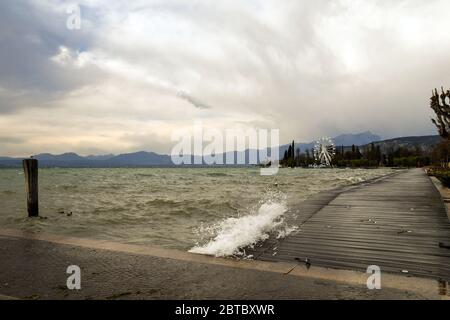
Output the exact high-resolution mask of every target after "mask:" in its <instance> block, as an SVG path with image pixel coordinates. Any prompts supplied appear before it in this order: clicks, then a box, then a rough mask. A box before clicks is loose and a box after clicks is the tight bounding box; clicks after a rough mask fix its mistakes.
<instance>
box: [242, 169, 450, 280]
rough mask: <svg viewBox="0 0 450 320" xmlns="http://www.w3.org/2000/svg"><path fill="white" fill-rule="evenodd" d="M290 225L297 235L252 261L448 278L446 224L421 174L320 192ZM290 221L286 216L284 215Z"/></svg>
mask: <svg viewBox="0 0 450 320" xmlns="http://www.w3.org/2000/svg"><path fill="white" fill-rule="evenodd" d="M297 209H299V214H298V216H297V217H296V218H292V217H291V218H290V221H289V224H291V225H297V226H299V230H298V231H297V232H295V233H293V234H291V235H290V236H288V237H287V238H285V239H282V240H277V239H275V238H270V239H268V240H267V241H266V242H265V243H264V244H263V245H261V246H258V247H257V248H255V249H253V250H250V251H251V254H253V255H254V258H255V259H258V260H265V261H277V262H279V261H283V262H293V261H297V262H298V263H300V264H306V265H310V264H311V265H315V266H322V267H330V268H338V269H350V270H359V271H365V270H366V269H367V267H368V266H370V265H377V266H379V267H380V268H381V271H382V272H383V271H386V272H391V273H398V274H404V275H414V276H422V277H430V278H435V279H440V280H443V281H450V249H449V243H450V222H449V219H448V216H447V213H446V209H445V206H444V203H443V201H442V199H441V196H440V193H439V192H438V190H437V189H436V187H435V186H434V184H433V183H432V181H431V180H430V178H429V177H428V176H427V175H426V174H425V172H424V171H423V170H422V169H412V170H407V171H402V172H399V173H397V174H393V175H390V176H387V177H384V178H380V179H375V180H373V181H369V182H366V183H363V184H359V185H356V186H349V187H344V188H340V189H336V190H332V191H328V192H323V193H319V194H317V195H316V196H314V197H313V198H311V199H309V200H307V201H305V202H304V203H303V204H302V206H301V207H300V208H297ZM288 216H290V215H288Z"/></svg>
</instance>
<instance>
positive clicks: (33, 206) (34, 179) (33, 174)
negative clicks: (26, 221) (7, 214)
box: [23, 159, 39, 217]
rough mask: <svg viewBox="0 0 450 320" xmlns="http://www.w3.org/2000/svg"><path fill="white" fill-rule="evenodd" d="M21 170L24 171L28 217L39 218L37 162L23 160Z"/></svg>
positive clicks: (34, 160)
mask: <svg viewBox="0 0 450 320" xmlns="http://www.w3.org/2000/svg"><path fill="white" fill-rule="evenodd" d="M23 170H24V171H25V183H26V190H27V207H28V216H29V217H38V216H39V196H38V161H37V160H36V159H24V160H23Z"/></svg>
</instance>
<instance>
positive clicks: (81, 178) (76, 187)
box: [0, 168, 392, 256]
mask: <svg viewBox="0 0 450 320" xmlns="http://www.w3.org/2000/svg"><path fill="white" fill-rule="evenodd" d="M390 172H392V170H391V169H370V170H366V169H280V171H279V173H278V174H277V175H275V176H260V174H259V169H257V168H235V169H230V168H196V169H188V168H173V169H166V168H164V169H163V168H161V169H159V168H148V169H133V168H130V169H40V171H39V187H40V189H39V192H40V195H39V198H40V215H41V216H42V217H45V218H37V219H28V218H27V217H26V216H27V214H26V196H25V187H24V176H23V172H22V170H19V169H0V226H1V227H3V228H15V229H17V228H20V229H27V230H33V231H36V232H46V233H55V234H64V235H69V236H76V237H86V238H97V239H106V240H114V241H119V242H124V243H132V244H144V245H145V244H151V245H156V246H162V247H165V248H175V249H181V250H186V251H187V250H190V251H193V252H198V253H205V254H213V255H217V256H227V255H241V254H242V251H241V249H242V248H243V247H244V246H247V245H250V244H252V243H255V242H258V241H262V240H264V239H265V238H266V237H267V236H268V235H269V234H270V233H272V232H276V233H277V235H278V236H279V237H282V236H285V235H286V234H289V233H290V232H293V231H294V230H295V229H296V226H295V225H288V224H287V223H286V222H285V218H286V215H287V214H292V213H289V212H295V210H290V209H295V207H296V206H297V205H298V203H300V202H301V201H303V200H305V199H306V198H308V197H309V196H310V195H312V194H314V193H317V192H320V191H323V190H329V189H332V188H335V187H338V186H343V185H349V184H353V183H356V182H361V181H364V180H367V179H371V178H374V177H378V176H382V175H385V174H388V173H390ZM70 213H71V214H70Z"/></svg>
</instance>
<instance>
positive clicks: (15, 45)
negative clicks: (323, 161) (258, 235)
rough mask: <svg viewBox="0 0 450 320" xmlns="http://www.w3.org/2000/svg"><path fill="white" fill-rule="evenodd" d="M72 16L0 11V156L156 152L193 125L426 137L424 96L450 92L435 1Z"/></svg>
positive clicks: (267, 1)
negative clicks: (70, 23)
mask: <svg viewBox="0 0 450 320" xmlns="http://www.w3.org/2000/svg"><path fill="white" fill-rule="evenodd" d="M71 3H73V2H72V1H62V0H29V1H25V2H10V3H7V2H2V3H1V4H0V45H1V47H2V50H1V52H0V68H1V69H2V73H1V74H0V89H1V90H0V99H1V103H0V123H1V125H2V126H1V127H0V137H5V136H7V135H12V134H14V135H17V137H20V143H19V140H17V141H18V142H17V143H16V144H14V143H8V144H7V148H6V147H4V148H2V153H3V154H11V155H13V154H22V153H26V154H28V153H33V152H40V151H52V152H56V151H79V152H84V151H86V152H87V153H89V151H95V150H97V151H101V150H104V152H124V151H131V150H134V149H137V148H141V149H148V150H155V151H160V152H167V151H168V150H170V146H171V142H170V133H171V130H173V129H174V128H176V127H179V126H189V125H191V124H192V123H193V121H194V120H195V119H203V121H206V122H207V123H208V125H211V126H215V127H217V128H219V129H222V128H226V127H229V126H233V125H235V124H236V123H239V124H243V123H244V124H245V125H248V126H267V127H269V128H270V127H274V128H280V129H281V140H282V141H289V140H291V139H292V138H295V139H301V140H312V139H313V138H315V137H317V136H323V135H336V134H340V133H347V132H356V131H366V130H372V131H374V132H377V133H379V134H382V135H384V136H385V137H389V136H395V135H411V134H433V133H434V128H433V127H432V125H431V123H430V122H429V117H428V115H429V114H430V111H429V110H428V109H427V105H428V96H429V94H430V90H431V88H433V87H435V86H440V85H444V86H447V87H450V74H449V73H448V72H446V70H448V69H449V67H450V62H449V61H448V57H447V55H448V52H449V49H450V38H449V37H448V36H447V33H448V29H449V27H450V21H449V20H448V18H447V13H448V12H449V9H450V4H449V3H448V1H445V0H434V1H427V2H423V1H415V0H413V1H399V2H392V1H376V0H373V1H357V0H341V1H333V2H330V1H324V0H319V1H314V2H312V1H306V0H305V1H293V0H286V1H283V2H279V1H271V0H264V1H252V0H247V1H225V0H223V1H200V0H195V1H189V2H186V1H181V0H166V1H162V0H161V1H157V0H154V1H143V0H139V1H133V2H129V1H125V0H115V1H106V0H85V1H80V2H79V3H80V5H81V8H82V12H81V13H82V29H81V30H79V31H70V30H67V29H66V28H65V21H66V19H67V17H68V15H67V13H66V7H67V5H69V4H71ZM32 119H35V120H34V122H33V120H32ZM24 122H27V123H28V122H30V125H28V126H26V128H24V126H18V124H19V123H24ZM12 128H14V130H12ZM18 128H20V129H18ZM12 132H14V133H12ZM147 135H148V138H145V137H146V136H147ZM31 137H33V141H31ZM27 141H28V142H27ZM0 143H1V141H0ZM5 145H6V144H5Z"/></svg>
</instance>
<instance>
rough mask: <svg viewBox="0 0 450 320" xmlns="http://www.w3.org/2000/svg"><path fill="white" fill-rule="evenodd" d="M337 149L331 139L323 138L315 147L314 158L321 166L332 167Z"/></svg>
mask: <svg viewBox="0 0 450 320" xmlns="http://www.w3.org/2000/svg"><path fill="white" fill-rule="evenodd" d="M335 155H336V147H335V145H334V142H333V140H331V139H330V138H321V139H319V140H318V141H317V142H316V144H315V145H314V158H315V160H316V161H317V162H318V163H319V165H321V166H326V167H330V166H331V160H332V159H333V157H334V156H335Z"/></svg>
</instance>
